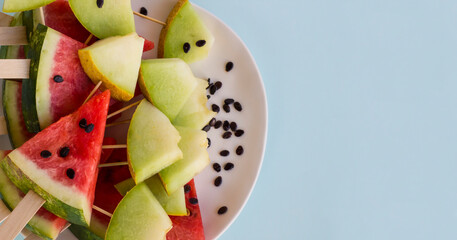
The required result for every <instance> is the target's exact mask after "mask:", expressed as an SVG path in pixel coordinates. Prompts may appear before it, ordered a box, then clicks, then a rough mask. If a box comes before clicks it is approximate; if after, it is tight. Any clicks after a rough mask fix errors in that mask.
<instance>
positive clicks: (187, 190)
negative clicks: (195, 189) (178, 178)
mask: <svg viewBox="0 0 457 240" xmlns="http://www.w3.org/2000/svg"><path fill="white" fill-rule="evenodd" d="M190 189H191V187H190V185H189V184H186V185H184V193H188V192H190Z"/></svg>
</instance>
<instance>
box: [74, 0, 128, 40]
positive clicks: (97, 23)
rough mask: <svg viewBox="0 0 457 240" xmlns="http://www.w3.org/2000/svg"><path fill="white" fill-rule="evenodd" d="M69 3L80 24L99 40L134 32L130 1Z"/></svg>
mask: <svg viewBox="0 0 457 240" xmlns="http://www.w3.org/2000/svg"><path fill="white" fill-rule="evenodd" d="M69 3H70V7H71V9H73V12H74V13H75V16H76V17H77V18H78V20H79V21H80V22H81V24H82V25H83V26H84V27H85V28H86V29H87V30H89V32H91V33H92V34H94V35H95V36H96V37H98V38H100V39H103V38H107V37H112V36H118V35H121V36H122V35H126V34H129V33H132V32H135V22H134V19H133V11H132V6H131V3H130V0H116V1H95V0H69Z"/></svg>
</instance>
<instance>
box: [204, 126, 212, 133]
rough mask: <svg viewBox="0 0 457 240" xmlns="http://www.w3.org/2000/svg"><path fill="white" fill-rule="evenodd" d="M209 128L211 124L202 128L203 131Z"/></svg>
mask: <svg viewBox="0 0 457 240" xmlns="http://www.w3.org/2000/svg"><path fill="white" fill-rule="evenodd" d="M210 129H211V126H210V125H206V126H204V127H203V129H202V130H203V131H205V132H208V131H209V130H210Z"/></svg>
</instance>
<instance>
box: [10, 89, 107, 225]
mask: <svg viewBox="0 0 457 240" xmlns="http://www.w3.org/2000/svg"><path fill="white" fill-rule="evenodd" d="M109 99H110V93H109V91H105V92H103V93H102V94H99V95H97V96H95V97H93V98H92V99H91V100H89V101H88V102H87V103H86V104H84V105H83V106H81V107H80V108H79V109H78V110H77V111H76V112H74V113H72V114H70V115H68V116H65V117H63V118H61V119H60V120H59V121H57V122H56V123H54V124H52V125H51V126H49V127H48V128H46V129H44V130H43V131H41V132H39V133H38V134H37V135H35V136H34V137H33V138H32V139H30V140H29V141H27V142H26V143H24V144H23V145H22V146H21V147H20V148H17V149H15V150H14V151H12V152H11V153H10V154H8V156H7V157H6V158H5V159H4V160H3V161H2V162H1V167H2V168H3V170H4V171H5V173H6V175H7V176H8V178H9V179H10V180H11V181H12V182H13V183H14V185H16V186H17V187H18V188H19V189H21V190H22V191H23V192H25V193H26V192H28V191H29V190H33V191H35V192H36V193H37V194H38V195H40V196H41V197H42V198H43V199H45V200H46V203H45V204H44V205H43V206H44V207H45V208H46V209H47V210H48V211H50V212H52V213H54V214H56V215H57V216H59V217H61V218H64V219H66V220H68V221H69V222H72V223H75V224H80V225H85V226H88V225H89V223H90V216H91V212H92V204H93V199H94V190H95V184H96V180H97V173H98V164H99V160H100V154H101V145H102V142H103V135H104V133H105V122H106V116H107V112H108V104H109Z"/></svg>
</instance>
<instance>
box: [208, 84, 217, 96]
mask: <svg viewBox="0 0 457 240" xmlns="http://www.w3.org/2000/svg"><path fill="white" fill-rule="evenodd" d="M216 91H217V87H216V85H214V84H211V86H210V87H209V94H211V95H214V94H215V93H216Z"/></svg>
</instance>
